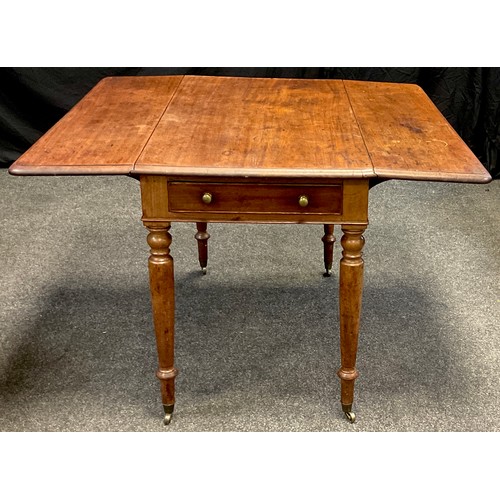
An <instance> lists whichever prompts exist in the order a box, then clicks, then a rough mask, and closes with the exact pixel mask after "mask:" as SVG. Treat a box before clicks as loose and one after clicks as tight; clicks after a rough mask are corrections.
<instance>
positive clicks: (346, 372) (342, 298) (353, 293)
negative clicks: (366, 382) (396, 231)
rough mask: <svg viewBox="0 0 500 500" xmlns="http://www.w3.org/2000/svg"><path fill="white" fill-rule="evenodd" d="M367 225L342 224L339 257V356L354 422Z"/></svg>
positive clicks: (347, 409)
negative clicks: (353, 405)
mask: <svg viewBox="0 0 500 500" xmlns="http://www.w3.org/2000/svg"><path fill="white" fill-rule="evenodd" d="M365 229H366V226H364V225H363V226H355V225H343V226H342V231H343V236H342V239H341V244H342V249H343V251H342V260H341V261H340V293H339V303H340V357H341V368H340V370H339V371H338V373H337V374H338V376H339V377H340V386H341V398H340V399H341V403H342V410H343V411H344V413H345V415H346V417H347V418H348V419H349V420H350V421H351V422H354V419H355V415H354V413H353V412H352V403H353V399H354V381H355V380H356V378H357V377H358V371H357V370H356V353H357V349H358V333H359V320H360V315H361V296H362V292H363V259H362V257H361V255H362V249H363V245H364V238H363V232H364V230H365Z"/></svg>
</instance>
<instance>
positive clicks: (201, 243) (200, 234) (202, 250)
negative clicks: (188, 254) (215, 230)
mask: <svg viewBox="0 0 500 500" xmlns="http://www.w3.org/2000/svg"><path fill="white" fill-rule="evenodd" d="M196 229H197V233H196V234H195V235H194V237H195V238H196V240H197V241H198V260H199V261H200V266H201V271H202V272H203V274H207V263H208V239H209V238H210V235H209V234H208V233H207V223H206V222H197V223H196Z"/></svg>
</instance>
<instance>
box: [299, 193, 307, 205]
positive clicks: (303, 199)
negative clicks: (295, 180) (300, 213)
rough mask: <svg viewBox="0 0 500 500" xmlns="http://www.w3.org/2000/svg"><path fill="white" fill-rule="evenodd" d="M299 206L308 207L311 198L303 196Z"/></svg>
mask: <svg viewBox="0 0 500 500" xmlns="http://www.w3.org/2000/svg"><path fill="white" fill-rule="evenodd" d="M299 205H300V206H301V207H307V205H309V198H308V197H307V196H306V195H305V194H303V195H302V196H301V197H300V198H299Z"/></svg>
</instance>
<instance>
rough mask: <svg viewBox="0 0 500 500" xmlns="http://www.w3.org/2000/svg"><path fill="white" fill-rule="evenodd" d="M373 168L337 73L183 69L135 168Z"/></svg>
mask: <svg viewBox="0 0 500 500" xmlns="http://www.w3.org/2000/svg"><path fill="white" fill-rule="evenodd" d="M311 171H314V176H316V177H321V176H326V177H367V176H373V175H374V173H373V169H372V165H371V162H370V158H369V156H368V154H367V152H366V148H365V146H364V144H363V140H362V138H361V134H360V132H359V129H358V126H357V124H356V120H355V118H354V116H353V113H352V111H351V108H350V105H349V100H348V98H347V95H346V92H345V89H344V86H343V84H342V81H341V80H293V79H292V80H290V79H266V78H228V77H199V76H186V77H185V78H184V80H183V81H182V84H181V85H180V87H179V89H178V91H177V93H176V95H175V96H174V98H173V99H172V102H171V103H170V106H169V107H168V109H167V111H166V112H165V114H164V115H163V117H162V119H161V121H160V123H159V125H158V127H157V128H156V131H155V133H154V135H153V137H152V138H151V140H150V141H149V143H148V145H147V147H146V148H145V149H144V151H143V153H142V154H141V156H140V158H139V160H138V161H137V164H136V167H135V172H136V173H139V174H144V173H149V174H151V173H153V174H154V173H158V174H180V175H198V174H205V175H238V176H244V175H250V176H255V177H258V176H273V175H280V176H283V175H284V174H285V175H287V176H290V177H307V176H310V175H311Z"/></svg>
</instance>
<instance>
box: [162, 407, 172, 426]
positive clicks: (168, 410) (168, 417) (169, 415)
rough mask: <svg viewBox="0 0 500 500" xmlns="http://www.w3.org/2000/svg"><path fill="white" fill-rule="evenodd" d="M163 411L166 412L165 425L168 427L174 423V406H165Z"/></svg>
mask: <svg viewBox="0 0 500 500" xmlns="http://www.w3.org/2000/svg"><path fill="white" fill-rule="evenodd" d="M163 409H164V410H165V418H164V419H163V423H164V424H165V425H168V424H170V422H171V421H172V415H173V413H174V405H163Z"/></svg>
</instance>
